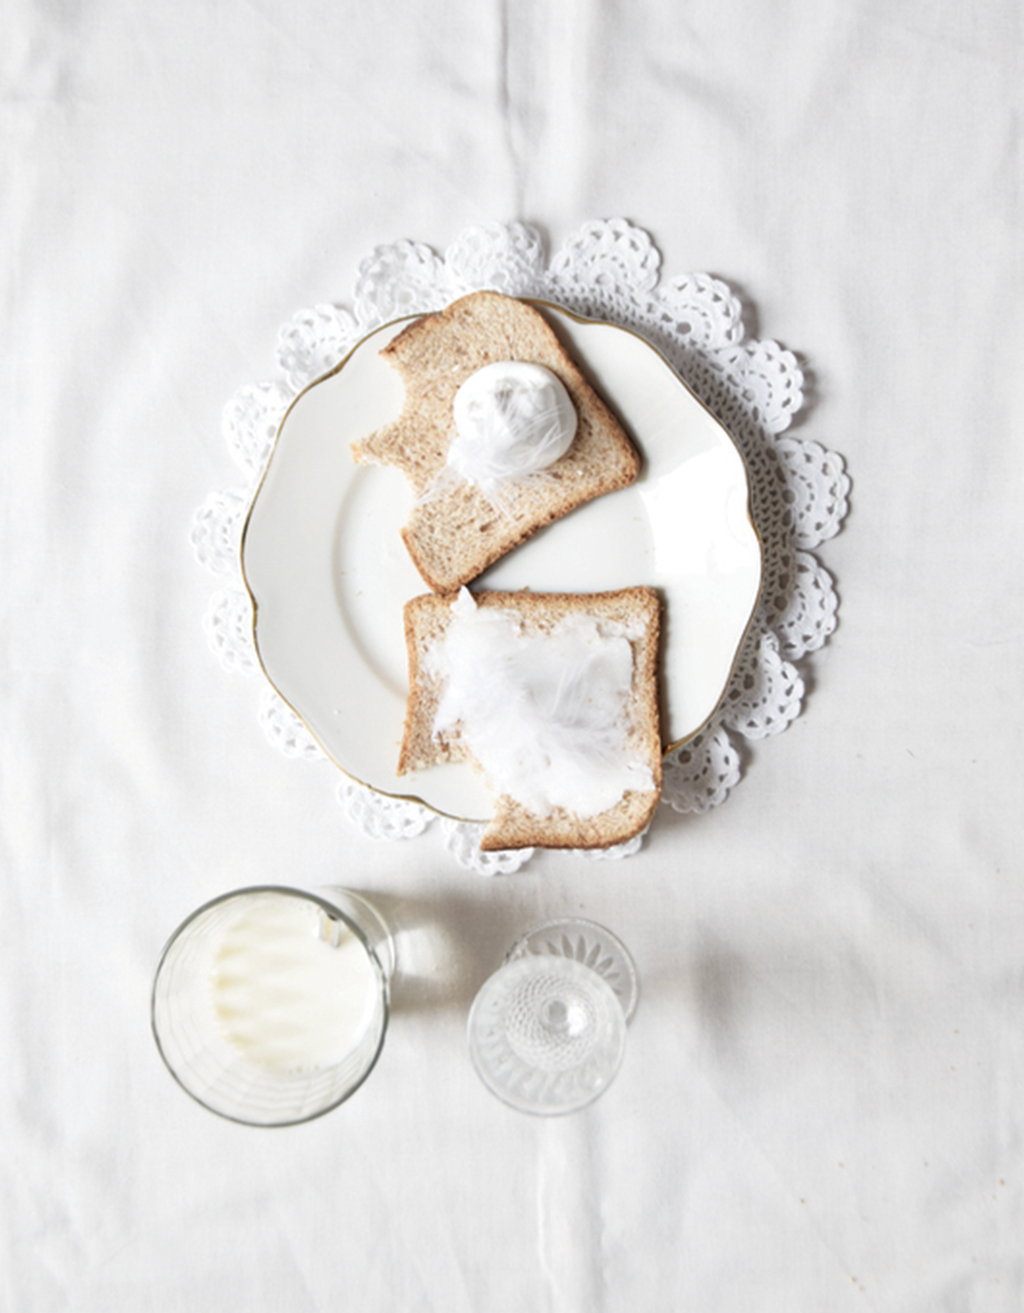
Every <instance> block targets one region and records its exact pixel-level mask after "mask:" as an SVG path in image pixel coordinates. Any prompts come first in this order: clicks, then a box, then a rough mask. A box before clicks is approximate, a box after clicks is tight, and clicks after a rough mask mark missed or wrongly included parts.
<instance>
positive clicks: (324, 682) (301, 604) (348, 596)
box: [242, 306, 761, 820]
mask: <svg viewBox="0 0 1024 1313" xmlns="http://www.w3.org/2000/svg"><path fill="white" fill-rule="evenodd" d="M542 309H543V311H544V313H545V314H546V315H547V317H548V319H549V320H550V321H551V323H552V324H553V326H554V327H555V330H556V331H557V332H558V334H559V335H560V336H561V338H562V340H563V342H565V344H566V345H567V347H568V348H569V350H570V351H571V352H572V354H573V356H574V357H575V359H576V360H577V361H578V363H579V364H580V365H581V366H582V367H583V368H584V370H585V371H586V372H588V373H589V374H590V376H591V378H592V380H593V381H594V383H595V384H596V386H597V387H598V388H599V389H600V391H601V393H602V394H603V395H604V397H605V398H606V399H607V401H608V402H609V403H610V405H611V406H612V408H613V409H614V410H615V411H616V413H617V414H618V416H619V417H620V419H621V420H622V421H623V423H624V424H625V426H626V427H627V429H628V430H629V432H630V435H631V436H632V437H633V439H634V441H635V442H636V444H637V446H638V447H639V449H640V451H641V453H642V455H643V458H644V462H643V469H642V472H641V475H640V478H639V479H638V480H637V482H636V483H635V484H633V486H632V487H630V488H625V489H623V490H621V491H619V492H615V493H611V494H609V495H607V496H605V497H599V498H597V499H596V500H595V501H592V502H590V503H588V504H587V505H586V506H582V507H580V508H579V509H577V510H575V511H573V512H572V513H571V514H569V515H567V516H565V517H564V518H563V519H561V520H559V521H557V522H556V523H555V524H552V525H550V526H549V527H548V528H546V529H543V530H541V531H540V532H539V533H537V534H536V535H534V537H533V538H531V539H530V540H529V541H527V542H526V543H524V544H523V545H522V546H521V547H519V548H517V549H516V550H515V551H513V552H511V553H510V554H509V555H508V556H506V557H505V558H504V559H503V560H501V561H499V562H498V563H497V564H496V565H494V566H492V567H491V568H490V570H488V571H487V572H486V574H484V575H481V576H480V579H479V580H477V581H476V582H475V583H474V585H473V587H474V588H480V587H487V588H499V589H515V588H530V589H531V590H532V591H533V592H601V591H604V590H605V589H611V588H625V587H630V586H632V585H635V584H650V585H652V586H653V587H655V588H657V589H658V591H659V593H660V594H661V597H662V601H663V603H664V611H663V622H662V623H663V627H664V639H663V646H662V688H661V706H662V738H663V740H664V742H665V743H666V744H668V745H675V744H678V743H680V742H682V741H684V740H685V739H688V738H691V737H692V736H693V735H694V734H696V733H697V731H698V730H699V729H700V728H701V726H702V725H704V724H705V722H706V721H707V720H708V718H709V717H710V716H711V714H712V712H713V711H714V710H715V708H716V706H717V705H718V703H719V701H720V700H721V698H722V695H723V693H724V692H725V688H726V685H727V683H728V680H729V676H730V674H731V672H732V667H733V665H734V663H735V660H736V657H737V654H738V651H739V647H740V644H741V643H742V641H743V636H744V634H745V632H746V629H747V626H748V624H749V623H750V619H751V616H752V615H753V611H754V607H755V605H756V603H757V598H758V592H759V589H760V585H761V548H760V543H759V541H758V538H757V534H756V532H755V530H754V527H753V524H752V522H751V519H750V512H749V488H748V482H747V472H746V467H745V466H744V463H743V460H742V458H741V457H740V455H739V452H738V451H737V449H736V446H735V444H734V443H733V441H732V439H731V438H730V437H729V435H728V434H727V433H726V432H725V430H724V429H723V428H722V426H721V425H720V424H719V423H718V421H717V420H716V419H714V417H713V416H712V415H711V414H710V413H709V412H708V411H707V410H706V409H705V408H704V406H703V405H702V404H701V403H700V402H699V401H697V399H696V398H695V397H694V396H693V394H692V393H691V392H690V391H689V389H688V388H687V387H686V386H685V385H684V384H683V383H682V382H681V381H680V379H679V376H678V375H677V374H676V373H675V371H674V370H673V369H672V368H671V367H670V366H669V365H668V363H667V362H666V361H665V360H664V359H663V358H662V356H660V355H659V354H658V352H656V351H655V350H654V349H653V348H652V347H651V346H649V345H648V344H647V343H646V342H644V341H643V340H642V339H641V338H640V337H638V336H636V335H635V334H634V333H631V332H629V331H627V330H625V329H621V328H617V327H614V326H612V325H609V324H600V323H594V322H592V321H585V320H580V319H577V318H575V317H574V316H572V315H569V314H567V313H566V312H564V311H561V310H556V309H554V308H553V307H550V306H542ZM406 322H407V320H402V321H400V322H399V323H395V324H390V325H387V326H386V327H384V328H381V329H378V330H377V331H376V332H374V333H372V334H370V335H369V336H368V337H366V338H365V339H364V340H363V341H362V342H361V343H360V344H359V346H357V347H356V348H355V350H354V351H353V352H352V353H351V354H350V355H349V356H348V358H347V359H346V360H345V361H344V362H343V363H342V364H341V365H340V366H339V367H338V368H337V369H336V370H334V372H333V373H331V374H328V375H327V376H326V377H325V378H322V379H320V380H319V381H318V382H316V383H314V384H312V385H311V386H310V387H308V388H307V389H306V390H305V391H304V392H302V393H301V394H300V395H299V396H298V397H297V398H296V400H295V401H294V403H293V404H292V406H291V408H290V409H289V411H288V413H287V414H286V416H285V418H284V420H283V422H282V424H281V427H280V430H279V432H278V435H277V441H276V444H275V446H274V451H273V454H272V455H271V458H270V462H269V464H268V467H267V470H266V473H265V474H264V477H263V481H262V483H261V484H260V487H259V489H258V491H257V494H256V497H255V500H254V502H253V505H252V508H251V510H250V512H249V517H248V520H247V523H246V527H245V532H244V535H243V540H242V570H243V575H244V578H245V582H246V586H247V587H248V589H249V592H250V593H251V595H252V599H253V603H254V605H255V611H256V620H255V638H256V646H257V651H258V653H259V659H260V662H261V663H262V666H263V669H264V671H265V672H266V674H267V677H268V678H269V680H270V682H271V683H272V684H273V686H274V687H275V688H276V689H277V691H278V692H279V693H280V695H281V697H282V698H283V699H284V700H285V702H287V703H288V705H289V706H290V707H291V708H292V709H293V710H294V711H295V712H296V714H297V715H298V716H299V717H300V719H301V720H302V721H303V722H304V723H305V724H306V725H307V727H308V728H309V730H310V731H311V732H312V734H313V736H314V737H315V738H316V740H317V741H318V743H319V744H320V746H321V747H322V748H323V750H324V751H325V752H326V753H327V755H328V756H329V757H330V758H331V759H332V760H333V761H334V762H335V763H336V764H337V765H338V766H339V767H341V769H342V770H344V771H345V772H346V773H347V774H349V775H351V776H352V777H353V778H355V779H356V780H359V781H361V782H362V783H363V784H368V785H370V786H371V787H372V788H374V789H377V790H378V791H380V792H382V793H387V794H392V795H397V796H401V797H415V798H416V799H417V800H418V801H420V802H423V803H425V804H426V805H427V806H429V807H432V808H434V809H435V810H437V811H439V812H442V813H445V814H447V815H450V816H457V817H460V818H470V819H476V820H482V819H486V818H487V817H488V816H489V815H490V813H491V805H490V800H489V798H488V795H487V792H486V790H485V789H484V787H483V785H482V783H481V781H480V779H479V777H478V776H477V775H476V774H475V773H474V772H473V771H472V770H471V769H470V768H468V767H466V766H442V767H433V768H431V769H430V770H426V771H422V772H420V773H419V774H417V775H415V776H403V777H399V776H397V775H396V774H395V762H396V760H397V757H398V748H399V743H400V742H401V737H402V726H403V721H404V717H405V701H406V695H407V692H408V683H407V675H406V651H405V639H404V635H403V628H402V607H403V605H404V603H405V602H406V601H407V600H408V599H409V598H410V597H413V596H415V595H416V594H418V593H422V592H425V591H427V589H426V585H425V584H424V582H423V580H422V579H421V578H420V575H419V574H418V572H417V571H416V569H415V567H414V566H413V564H412V562H411V560H410V559H409V557H408V555H407V553H406V550H405V547H404V545H403V543H402V540H401V538H400V537H399V529H400V528H401V526H402V524H403V523H404V522H405V519H406V515H407V514H408V510H409V508H410V506H411V502H412V494H411V492H410V489H409V486H408V484H407V483H406V480H405V478H404V476H403V475H402V474H401V473H400V472H399V471H398V470H396V469H393V468H383V467H378V466H364V465H360V466H357V465H356V464H354V462H353V460H352V456H351V452H350V450H349V444H350V443H351V442H353V441H355V440H356V439H357V438H360V437H363V436H365V435H366V434H367V433H369V432H370V431H371V430H373V429H375V428H378V427H380V426H381V425H383V424H386V423H388V422H390V421H391V420H392V419H394V418H395V417H396V416H397V415H398V413H399V411H400V410H401V406H402V397H403V390H402V383H401V381H400V378H399V376H398V374H397V373H396V371H395V370H394V369H393V368H392V367H391V366H390V365H388V364H386V363H385V362H384V361H383V360H382V359H381V358H380V356H379V352H380V350H381V348H382V347H383V346H385V345H386V343H387V342H389V341H390V339H391V338H392V337H393V336H394V335H395V334H396V333H397V332H398V331H399V329H400V328H401V327H402V325H403V324H404V323H406Z"/></svg>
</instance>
